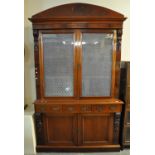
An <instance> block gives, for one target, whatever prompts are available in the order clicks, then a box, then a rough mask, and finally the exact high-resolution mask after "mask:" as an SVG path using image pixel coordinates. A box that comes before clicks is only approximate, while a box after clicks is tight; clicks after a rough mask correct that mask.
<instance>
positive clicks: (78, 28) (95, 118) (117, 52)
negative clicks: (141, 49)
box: [29, 3, 127, 152]
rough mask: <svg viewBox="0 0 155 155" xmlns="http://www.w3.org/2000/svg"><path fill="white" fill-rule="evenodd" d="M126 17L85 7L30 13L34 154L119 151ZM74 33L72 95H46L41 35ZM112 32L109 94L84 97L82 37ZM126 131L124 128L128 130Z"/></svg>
mask: <svg viewBox="0 0 155 155" xmlns="http://www.w3.org/2000/svg"><path fill="white" fill-rule="evenodd" d="M125 19H126V18H125V17H124V15H122V14H120V13H118V12H115V11H113V10H110V9H107V8H104V7H101V6H96V5H92V4H84V3H71V4H64V5H61V6H56V7H53V8H50V9H48V10H45V11H42V12H40V13H38V14H36V15H33V16H32V18H30V19H29V20H30V21H31V22H32V25H33V36H34V53H35V78H36V90H37V100H36V101H35V104H34V106H35V122H36V125H35V126H36V137H37V147H36V149H37V151H39V152H40V151H75V152H79V151H107V150H108V151H109V150H110V151H114V150H120V141H119V138H120V134H119V131H120V114H121V112H122V105H123V102H122V101H121V100H119V81H120V59H121V36H122V26H123V21H124V20H125ZM67 33H70V34H73V38H74V40H73V42H74V51H73V52H74V57H73V59H74V64H73V73H74V75H73V76H74V77H73V79H74V82H73V85H74V95H73V96H72V97H57V96H53V97H52V96H51V97H47V96H45V86H44V83H45V79H44V59H43V56H44V50H43V41H42V35H43V34H67ZM83 33H110V34H113V35H114V37H113V53H112V76H111V95H110V96H104V97H103V96H99V97H95V96H94V97H91V96H90V97H82V52H83V51H82V35H83ZM126 127H127V126H126Z"/></svg>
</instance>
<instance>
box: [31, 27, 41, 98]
mask: <svg viewBox="0 0 155 155" xmlns="http://www.w3.org/2000/svg"><path fill="white" fill-rule="evenodd" d="M33 37H34V58H35V80H36V96H37V99H39V98H40V97H41V89H40V69H39V45H38V44H39V43H38V37H39V31H38V30H33Z"/></svg>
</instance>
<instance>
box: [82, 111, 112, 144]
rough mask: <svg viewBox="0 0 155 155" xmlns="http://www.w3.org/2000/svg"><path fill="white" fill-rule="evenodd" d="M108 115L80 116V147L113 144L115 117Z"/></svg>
mask: <svg viewBox="0 0 155 155" xmlns="http://www.w3.org/2000/svg"><path fill="white" fill-rule="evenodd" d="M113 116H114V115H113V114H111V113H109V114H108V113H107V114H81V115H80V127H79V128H80V129H81V132H80V135H79V137H80V139H79V143H80V145H106V144H113V118H114V117H113Z"/></svg>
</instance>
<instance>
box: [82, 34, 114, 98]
mask: <svg viewBox="0 0 155 155" xmlns="http://www.w3.org/2000/svg"><path fill="white" fill-rule="evenodd" d="M114 54H115V51H114V34H113V33H103V32H101V33H94V32H93V33H82V94H81V96H82V97H109V96H112V93H113V92H112V91H113V78H114V75H113V70H114V68H113V67H114V66H113V65H114V61H115V57H114Z"/></svg>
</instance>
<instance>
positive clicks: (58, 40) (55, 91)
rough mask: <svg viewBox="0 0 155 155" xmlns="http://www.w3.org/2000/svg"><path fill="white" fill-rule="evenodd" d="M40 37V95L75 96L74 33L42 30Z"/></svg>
mask: <svg viewBox="0 0 155 155" xmlns="http://www.w3.org/2000/svg"><path fill="white" fill-rule="evenodd" d="M40 38H41V39H40V42H41V43H40V46H41V47H40V58H41V64H42V65H41V66H42V67H41V85H42V96H43V97H73V96H75V91H74V89H75V88H74V81H76V78H74V77H76V73H75V70H74V65H75V64H74V63H75V61H74V59H75V58H74V56H75V55H74V33H70V32H68V31H67V32H66V33H60V32H59V33H58V32H57V33H56V32H55V33H54V32H53V33H52V32H42V33H41V34H40Z"/></svg>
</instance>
